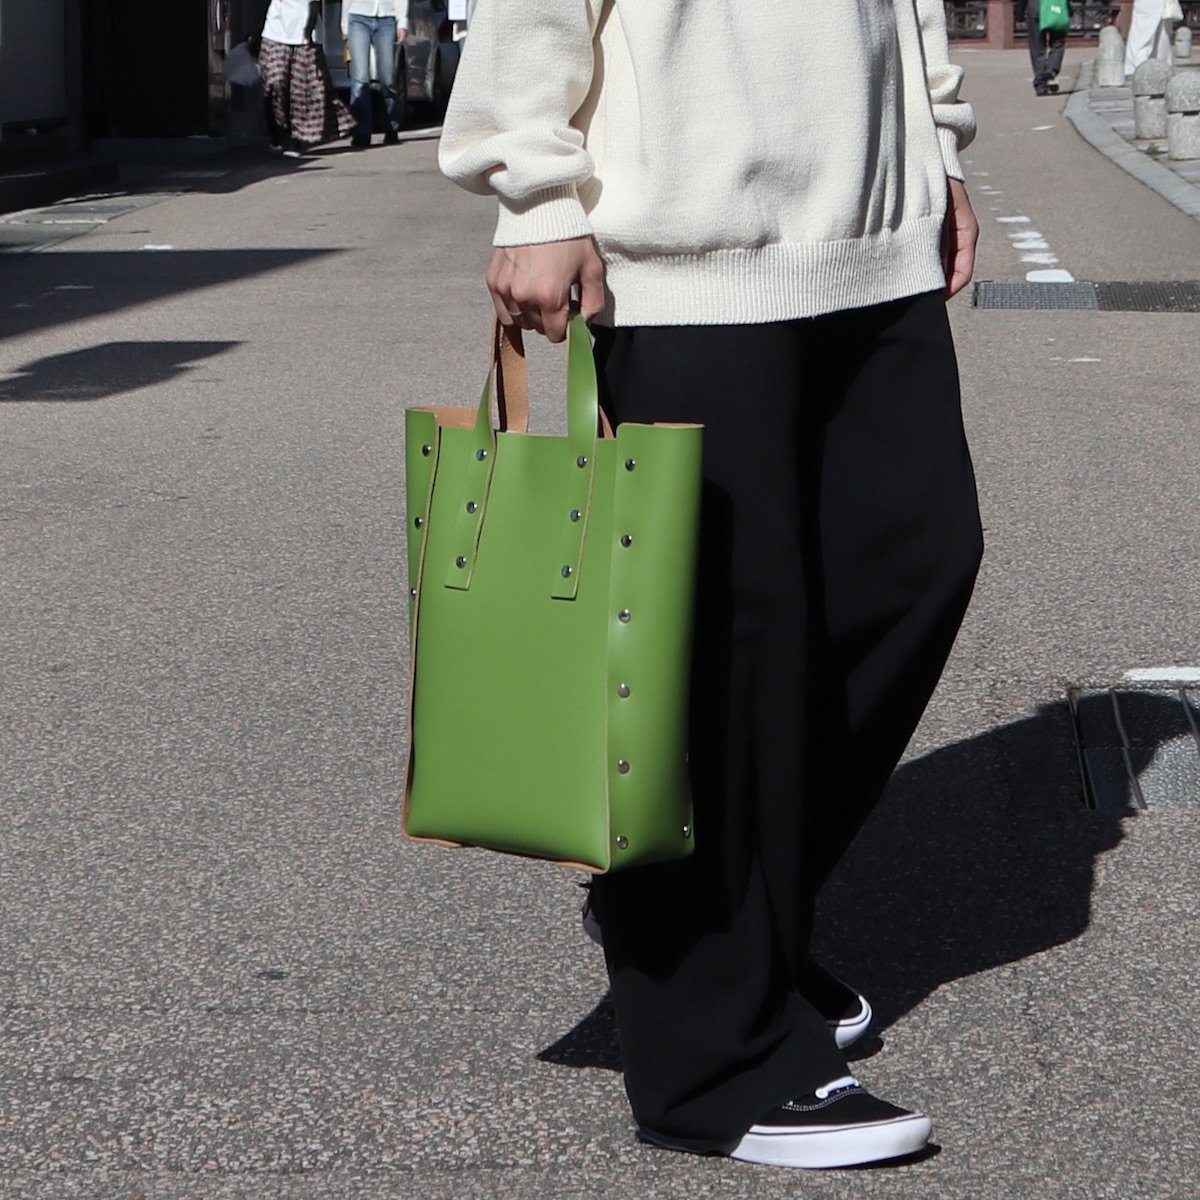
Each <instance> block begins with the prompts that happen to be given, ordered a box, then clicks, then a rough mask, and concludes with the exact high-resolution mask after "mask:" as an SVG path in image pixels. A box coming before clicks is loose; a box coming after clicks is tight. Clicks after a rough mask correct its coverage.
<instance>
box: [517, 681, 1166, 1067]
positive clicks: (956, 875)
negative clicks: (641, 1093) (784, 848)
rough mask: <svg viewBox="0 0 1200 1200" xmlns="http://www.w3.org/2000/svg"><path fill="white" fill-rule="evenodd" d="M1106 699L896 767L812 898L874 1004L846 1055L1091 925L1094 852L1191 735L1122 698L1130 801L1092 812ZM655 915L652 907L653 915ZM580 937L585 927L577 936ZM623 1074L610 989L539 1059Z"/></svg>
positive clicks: (1135, 699)
mask: <svg viewBox="0 0 1200 1200" xmlns="http://www.w3.org/2000/svg"><path fill="white" fill-rule="evenodd" d="M1109 704H1110V698H1109V696H1108V694H1107V693H1098V694H1092V695H1086V696H1084V697H1083V698H1082V699H1081V700H1080V701H1079V707H1078V708H1077V709H1076V710H1074V711H1073V710H1072V708H1071V707H1070V706H1069V705H1068V704H1067V703H1066V702H1065V701H1064V702H1060V703H1053V704H1047V705H1044V706H1042V707H1041V708H1040V709H1039V710H1038V712H1037V713H1036V714H1035V715H1033V716H1031V717H1028V718H1026V719H1023V720H1020V721H1016V722H1013V723H1011V724H1008V725H1004V726H1001V727H999V728H996V729H992V730H989V731H988V732H986V733H983V734H981V735H979V736H977V737H973V738H969V739H966V740H964V741H960V742H956V743H953V744H951V745H948V746H944V747H941V748H939V749H937V750H934V751H932V752H931V753H929V754H926V755H924V756H922V757H919V758H915V759H912V760H910V761H907V762H905V763H902V764H901V765H900V767H899V768H898V769H897V770H896V772H895V774H894V775H893V777H892V780H891V782H890V783H889V785H888V789H887V792H886V794H885V795H884V798H883V800H882V801H881V802H880V804H879V806H878V808H877V809H876V811H875V812H874V814H873V815H872V816H871V818H870V820H869V821H868V822H867V824H866V826H865V827H864V828H863V830H862V831H861V833H860V834H859V836H858V838H857V840H856V841H855V843H854V845H853V846H852V847H851V848H850V851H849V853H848V854H847V855H846V857H845V859H844V860H843V861H842V863H841V864H840V865H839V867H838V869H837V870H836V872H835V873H834V875H833V876H832V877H831V879H830V881H829V883H828V884H827V886H826V888H825V889H824V891H823V893H822V895H821V897H820V900H819V902H818V911H817V921H816V931H815V934H814V939H813V957H814V958H815V959H816V960H817V961H818V962H821V963H823V964H824V965H825V966H827V967H828V968H829V969H831V970H833V971H834V972H835V973H836V974H838V975H839V976H841V977H842V978H844V979H846V980H847V981H848V982H850V983H852V984H853V986H855V987H856V988H858V989H859V990H860V991H862V992H863V993H864V994H866V995H867V996H869V997H870V1000H871V1004H872V1006H873V1008H874V1010H875V1023H874V1026H873V1031H872V1035H871V1036H869V1037H868V1038H866V1039H864V1043H863V1045H862V1046H860V1047H857V1048H856V1051H855V1053H854V1054H852V1057H856V1058H863V1057H869V1056H870V1055H871V1054H872V1053H874V1052H875V1051H877V1050H878V1049H879V1048H880V1045H881V1042H880V1040H879V1036H878V1035H879V1034H881V1033H883V1032H885V1031H886V1030H887V1029H888V1028H889V1027H890V1026H891V1025H893V1024H895V1023H896V1022H897V1021H898V1020H900V1019H901V1018H902V1017H903V1016H904V1015H905V1014H906V1013H908V1012H910V1011H912V1010H913V1009H914V1008H915V1007H916V1006H917V1005H919V1004H920V1003H921V1002H922V1001H923V1000H924V999H925V998H926V997H927V996H929V995H930V994H932V993H933V992H934V991H935V990H936V989H937V988H939V987H941V986H942V985H943V984H946V983H950V982H952V981H953V980H956V979H961V978H963V977H966V976H970V975H975V974H978V973H979V972H982V971H988V970H991V969H992V968H994V967H999V966H1003V965H1004V964H1007V963H1015V962H1019V961H1020V960H1022V959H1025V958H1028V957H1030V956H1031V955H1035V954H1039V953H1041V952H1042V951H1045V950H1049V949H1051V948H1052V947H1054V946H1059V945H1063V944H1064V943H1066V942H1069V941H1071V940H1072V939H1074V938H1076V937H1078V936H1079V935H1080V934H1081V933H1083V932H1084V930H1086V929H1087V927H1088V923H1089V921H1090V916H1091V895H1092V885H1093V880H1094V873H1095V863H1096V860H1097V858H1098V857H1099V856H1100V855H1102V854H1106V853H1108V852H1109V851H1112V850H1114V849H1115V848H1116V847H1117V846H1118V845H1119V844H1120V842H1121V839H1122V837H1123V828H1122V827H1123V823H1124V821H1125V820H1127V819H1129V818H1130V817H1132V816H1133V815H1134V814H1135V813H1136V811H1137V810H1136V807H1135V805H1134V793H1135V791H1136V789H1135V788H1134V786H1133V783H1132V781H1133V780H1134V779H1136V778H1137V776H1138V775H1139V774H1140V773H1141V772H1143V771H1145V770H1146V768H1147V767H1148V766H1149V765H1150V763H1151V762H1152V761H1153V759H1154V756H1155V753H1156V752H1157V750H1158V748H1159V746H1160V745H1163V744H1165V743H1167V742H1169V741H1171V740H1173V739H1176V738H1178V737H1181V736H1184V735H1185V734H1187V732H1188V723H1187V717H1186V714H1185V712H1184V710H1183V707H1182V706H1181V705H1180V704H1179V703H1178V702H1176V701H1173V700H1172V699H1171V698H1169V697H1166V696H1164V695H1162V694H1161V693H1155V692H1126V693H1122V708H1123V710H1124V711H1125V712H1126V713H1127V715H1128V717H1130V718H1132V720H1131V721H1130V723H1131V724H1135V725H1136V726H1137V727H1138V728H1139V729H1142V730H1152V731H1153V734H1152V736H1143V738H1142V739H1141V741H1140V742H1139V744H1136V745H1133V746H1132V747H1127V755H1126V756H1125V761H1126V763H1127V764H1128V770H1129V780H1130V785H1129V791H1128V794H1127V795H1126V796H1125V797H1123V798H1120V799H1119V800H1118V799H1117V798H1115V797H1114V789H1112V788H1111V787H1110V788H1109V789H1107V799H1106V801H1105V807H1104V808H1102V809H1094V808H1090V807H1089V806H1088V799H1089V793H1088V790H1087V789H1086V788H1085V785H1084V782H1083V778H1084V777H1083V774H1082V762H1083V759H1082V755H1081V751H1080V748H1079V745H1078V743H1077V740H1076V727H1077V724H1076V723H1077V722H1078V724H1079V726H1085V725H1091V726H1095V725H1097V724H1098V718H1099V715H1100V713H1101V710H1103V709H1105V708H1106V707H1107V706H1108V705H1109ZM647 919H649V920H652V919H653V914H647ZM580 936H582V934H581V935H580ZM537 1057H538V1058H539V1059H540V1060H541V1061H543V1062H547V1063H555V1064H558V1065H563V1066H573V1067H597V1068H604V1069H610V1070H619V1069H620V1049H619V1045H618V1042H617V1035H616V1023H615V1018H614V1014H613V1008H612V1001H611V997H610V996H609V995H607V994H606V995H605V996H604V997H603V998H602V999H601V1000H600V1001H599V1002H598V1003H597V1005H596V1006H595V1008H594V1009H593V1010H592V1011H591V1012H590V1013H589V1014H588V1015H587V1016H586V1017H585V1018H584V1019H583V1020H582V1021H580V1022H579V1023H578V1024H577V1025H576V1026H575V1027H574V1028H573V1029H571V1030H570V1031H569V1032H568V1033H566V1034H565V1035H564V1036H563V1037H561V1038H560V1039H558V1040H557V1041H556V1042H555V1043H554V1044H553V1045H551V1046H548V1047H546V1048H545V1049H543V1050H542V1051H541V1052H540V1053H539V1054H538V1056H537Z"/></svg>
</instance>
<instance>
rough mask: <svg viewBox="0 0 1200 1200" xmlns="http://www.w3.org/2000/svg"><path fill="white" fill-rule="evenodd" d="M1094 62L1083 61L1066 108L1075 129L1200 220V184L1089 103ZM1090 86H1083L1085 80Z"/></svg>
mask: <svg viewBox="0 0 1200 1200" xmlns="http://www.w3.org/2000/svg"><path fill="white" fill-rule="evenodd" d="M1093 66H1094V63H1092V62H1087V63H1084V65H1083V67H1082V68H1081V69H1080V72H1079V78H1078V79H1077V80H1076V83H1075V89H1076V90H1075V91H1073V92H1072V93H1071V98H1070V99H1069V100H1068V101H1067V104H1066V107H1065V108H1064V109H1063V115H1064V116H1065V117H1066V118H1067V120H1068V121H1070V122H1071V124H1072V125H1074V126H1075V130H1076V132H1077V133H1078V134H1079V136H1080V137H1082V138H1083V140H1084V141H1085V142H1088V143H1090V144H1091V145H1092V146H1093V147H1094V148H1095V149H1097V150H1099V151H1100V153H1101V154H1103V155H1104V156H1105V157H1106V158H1109V159H1111V160H1112V161H1113V162H1114V163H1116V164H1117V166H1118V167H1120V168H1121V169H1122V170H1123V171H1126V172H1128V173H1129V174H1130V175H1132V176H1133V177H1134V178H1135V179H1137V180H1138V181H1139V182H1140V183H1144V184H1145V185H1146V186H1147V187H1148V188H1150V189H1151V190H1153V191H1155V192H1157V193H1158V194H1159V195H1160V196H1161V197H1162V198H1163V199H1164V200H1166V201H1167V202H1168V203H1170V204H1173V205H1174V206H1175V207H1176V208H1177V209H1179V210H1180V211H1181V212H1183V213H1186V214H1187V215H1188V216H1189V217H1192V218H1193V219H1194V220H1196V221H1200V188H1197V187H1195V185H1193V184H1190V183H1188V182H1186V180H1183V179H1180V178H1179V176H1178V175H1176V174H1175V172H1174V171H1172V170H1171V168H1170V167H1164V166H1162V165H1161V164H1160V163H1156V162H1154V160H1153V159H1150V158H1147V157H1146V155H1144V154H1143V153H1142V152H1141V151H1140V150H1138V149H1136V148H1135V147H1133V146H1131V145H1130V144H1129V143H1128V142H1127V141H1126V140H1125V139H1124V138H1123V137H1122V136H1121V135H1120V134H1119V133H1117V132H1115V131H1114V130H1113V128H1112V126H1111V125H1109V123H1108V122H1107V121H1105V120H1103V119H1102V118H1101V117H1098V116H1096V115H1095V113H1093V112H1092V111H1091V109H1090V107H1089V106H1088V96H1089V93H1090V91H1091V81H1092V74H1093ZM1084 83H1086V84H1087V86H1086V87H1083V86H1081V85H1082V84H1084Z"/></svg>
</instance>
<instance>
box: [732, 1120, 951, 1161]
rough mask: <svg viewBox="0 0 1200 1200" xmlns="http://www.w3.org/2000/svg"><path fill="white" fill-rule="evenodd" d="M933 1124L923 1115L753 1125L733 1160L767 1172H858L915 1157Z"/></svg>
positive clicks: (735, 1150)
mask: <svg viewBox="0 0 1200 1200" xmlns="http://www.w3.org/2000/svg"><path fill="white" fill-rule="evenodd" d="M932 1132H933V1122H932V1121H931V1120H930V1119H929V1118H928V1117H923V1116H922V1115H921V1114H920V1113H909V1114H908V1115H906V1116H903V1117H896V1118H894V1119H893V1120H890V1121H879V1122H876V1123H874V1124H870V1125H843V1126H840V1127H832V1128H831V1127H829V1126H824V1127H822V1126H819V1125H818V1126H811V1125H780V1126H770V1125H752V1126H751V1127H750V1132H749V1133H747V1134H746V1136H745V1137H744V1138H742V1140H741V1141H740V1142H738V1144H737V1146H736V1147H735V1148H734V1149H733V1150H732V1151H730V1154H729V1157H730V1158H736V1159H738V1160H739V1161H741V1162H752V1163H761V1164H762V1165H763V1166H768V1167H800V1168H809V1169H814V1170H819V1169H821V1168H831V1167H855V1166H859V1165H861V1164H862V1163H870V1162H883V1161H884V1160H886V1159H889V1158H903V1157H905V1156H906V1155H909V1154H916V1152H917V1151H918V1150H920V1149H922V1148H923V1147H924V1146H925V1145H926V1144H927V1143H928V1142H929V1135H930V1134H931V1133H932Z"/></svg>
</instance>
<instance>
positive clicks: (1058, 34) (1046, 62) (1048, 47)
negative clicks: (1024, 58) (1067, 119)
mask: <svg viewBox="0 0 1200 1200" xmlns="http://www.w3.org/2000/svg"><path fill="white" fill-rule="evenodd" d="M1060 2H1061V4H1062V6H1063V8H1064V9H1065V7H1066V3H1067V0H1060ZM1041 20H1042V0H1027V3H1026V5H1025V35H1026V37H1027V38H1028V40H1029V61H1030V62H1031V63H1032V65H1033V90H1034V91H1035V92H1036V93H1037V94H1038V95H1039V96H1054V95H1057V94H1058V84H1057V83H1056V82H1055V80H1056V79H1057V77H1058V74H1059V72H1060V71H1061V70H1062V65H1063V54H1064V53H1065V52H1066V49H1067V26H1066V25H1062V26H1061V27H1058V28H1042V24H1041Z"/></svg>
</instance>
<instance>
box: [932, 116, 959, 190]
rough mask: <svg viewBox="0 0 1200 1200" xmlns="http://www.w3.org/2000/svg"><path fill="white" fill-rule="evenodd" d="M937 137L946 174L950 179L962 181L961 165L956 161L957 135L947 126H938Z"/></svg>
mask: <svg viewBox="0 0 1200 1200" xmlns="http://www.w3.org/2000/svg"><path fill="white" fill-rule="evenodd" d="M937 137H938V145H939V146H941V148H942V163H943V165H944V166H945V168H946V174H947V175H948V176H949V177H950V178H951V179H964V178H965V176H964V175H963V169H962V163H960V162H959V161H958V134H957V133H956V132H955V131H954V130H953V129H951V128H950V127H949V126H948V125H939V126H938V131H937Z"/></svg>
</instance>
